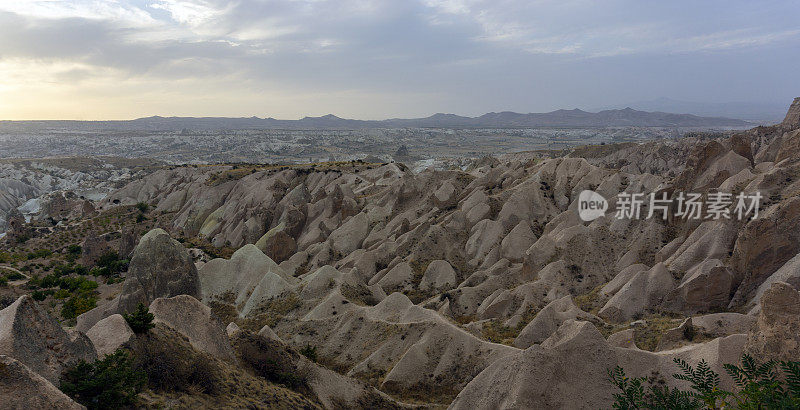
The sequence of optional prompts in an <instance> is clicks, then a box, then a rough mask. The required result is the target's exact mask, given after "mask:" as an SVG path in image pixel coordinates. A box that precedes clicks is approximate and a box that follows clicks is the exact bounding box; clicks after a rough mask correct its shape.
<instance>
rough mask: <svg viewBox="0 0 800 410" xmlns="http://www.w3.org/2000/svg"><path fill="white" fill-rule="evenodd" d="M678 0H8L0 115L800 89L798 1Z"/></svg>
mask: <svg viewBox="0 0 800 410" xmlns="http://www.w3.org/2000/svg"><path fill="white" fill-rule="evenodd" d="M680 3H681V2H669V3H667V2H664V3H656V2H647V4H645V2H638V1H611V2H603V3H602V4H600V3H597V2H589V1H582V0H570V1H559V2H555V1H553V2H551V1H535V2H530V1H522V0H519V1H514V0H505V1H481V0H461V1H458V0H444V1H435V0H423V1H379V0H340V1H332V0H331V1H324V0H316V1H306V0H240V1H237V2H228V1H221V0H219V1H218V0H157V1H148V0H118V1H80V0H79V1H30V0H26V1H11V0H0V119H33V118H83V119H105V118H133V117H137V116H145V115H155V114H160V115H242V116H249V115H258V116H274V117H281V118H298V117H302V116H304V115H322V114H326V113H329V112H333V113H335V114H338V115H343V116H350V117H358V118H384V117H394V116H421V115H428V114H431V113H433V112H437V111H449V112H456V113H460V114H479V113H482V112H485V111H493V110H495V111H496V110H503V109H511V110H516V111H524V112H528V111H537V110H539V111H541V110H548V109H555V108H561V107H568V108H571V107H574V106H581V107H584V108H585V107H591V106H598V105H607V104H612V103H617V102H624V101H626V100H627V101H630V100H636V99H647V98H654V97H658V96H665V95H666V96H670V97H673V98H684V99H696V100H697V99H699V100H703V99H705V100H712V101H713V100H718V101H724V100H752V99H755V100H765V99H770V98H775V99H786V98H790V97H791V96H793V95H794V94H796V93H797V87H798V86H800V80H798V79H797V76H796V75H794V74H793V73H794V70H793V69H792V67H796V66H797V63H798V62H799V61H797V60H798V59H799V58H798V56H800V52H799V51H800V50H798V47H800V28H798V24H797V23H796V22H795V21H794V20H795V19H794V18H793V17H794V16H796V15H798V13H797V12H798V11H800V6H798V5H797V4H796V3H792V2H770V3H764V4H758V5H756V4H752V3H750V2H706V3H703V4H702V5H701V4H697V3H686V4H680ZM690 4H691V5H690ZM767 22H768V23H767ZM764 61H768V62H769V63H768V64H764V63H763V62H764Z"/></svg>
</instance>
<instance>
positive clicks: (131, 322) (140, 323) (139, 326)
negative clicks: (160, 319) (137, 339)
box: [122, 303, 155, 334]
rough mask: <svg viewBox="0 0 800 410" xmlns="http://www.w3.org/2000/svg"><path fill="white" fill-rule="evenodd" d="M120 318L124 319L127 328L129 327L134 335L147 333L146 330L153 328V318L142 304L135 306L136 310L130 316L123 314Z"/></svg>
mask: <svg viewBox="0 0 800 410" xmlns="http://www.w3.org/2000/svg"><path fill="white" fill-rule="evenodd" d="M122 317H124V318H125V321H126V322H128V326H130V327H131V330H133V332H134V333H139V334H141V333H147V331H148V330H150V329H152V328H153V326H155V325H154V324H153V318H154V316H153V314H152V313H150V311H149V310H148V309H147V306H145V305H144V303H139V304H138V305H137V306H136V310H134V311H133V312H132V313H130V314H128V313H125V314H123V315H122Z"/></svg>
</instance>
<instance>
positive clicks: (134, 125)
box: [0, 107, 753, 131]
mask: <svg viewBox="0 0 800 410" xmlns="http://www.w3.org/2000/svg"><path fill="white" fill-rule="evenodd" d="M752 125H753V124H752V123H750V122H747V121H744V120H738V119H733V118H725V117H702V116H698V115H693V114H673V113H667V112H659V111H654V112H648V111H639V110H635V109H632V108H630V107H626V108H624V109H613V110H602V111H598V112H589V111H583V110H580V109H578V108H575V109H572V110H565V109H560V110H556V111H551V112H546V113H527V114H523V113H517V112H512V111H501V112H488V113H485V114H483V115H480V116H477V117H467V116H461V115H457V114H450V113H436V114H433V115H430V116H428V117H423V118H391V119H385V120H358V119H348V118H341V117H338V116H336V115H334V114H326V115H322V116H318V117H314V116H305V117H303V118H301V119H299V120H279V119H275V118H272V117H268V118H260V117H256V116H252V117H176V116H171V117H164V116H159V115H154V116H150V117H142V118H136V119H133V120H111V121H78V120H29V121H10V120H5V121H0V130H2V129H3V128H15V126H18V127H21V128H41V127H44V128H48V127H50V128H52V127H70V126H71V127H73V128H81V129H86V128H89V129H106V128H114V129H118V130H147V131H165V130H167V131H168V130H174V131H180V130H182V129H203V130H215V129H216V130H221V129H276V128H277V129H280V128H287V129H304V128H310V129H317V128H320V129H325V128H330V129H362V128H537V127H588V128H593V127H625V126H634V127H750V126H752Z"/></svg>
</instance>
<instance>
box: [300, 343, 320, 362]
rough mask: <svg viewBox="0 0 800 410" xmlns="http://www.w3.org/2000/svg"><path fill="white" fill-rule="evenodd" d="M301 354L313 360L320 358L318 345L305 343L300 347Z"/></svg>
mask: <svg viewBox="0 0 800 410" xmlns="http://www.w3.org/2000/svg"><path fill="white" fill-rule="evenodd" d="M300 354H302V355H303V356H305V357H306V358H307V359H308V360H311V361H312V362H316V361H317V359H318V357H317V347H316V346H311V345H305V346H304V347H303V348H302V349H300Z"/></svg>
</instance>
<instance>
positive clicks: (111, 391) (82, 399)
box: [61, 350, 146, 409]
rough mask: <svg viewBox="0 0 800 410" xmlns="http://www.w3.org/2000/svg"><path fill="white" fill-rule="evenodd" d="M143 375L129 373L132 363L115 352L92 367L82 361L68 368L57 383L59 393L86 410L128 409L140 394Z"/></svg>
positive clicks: (124, 353) (143, 380) (125, 353)
mask: <svg viewBox="0 0 800 410" xmlns="http://www.w3.org/2000/svg"><path fill="white" fill-rule="evenodd" d="M145 383H146V375H145V373H144V372H142V371H137V370H134V369H133V359H132V358H131V356H130V355H129V354H128V352H126V351H125V350H117V351H116V352H114V353H113V354H110V355H108V356H106V357H105V358H104V359H102V360H97V361H95V362H94V363H87V362H84V361H81V362H79V363H78V364H76V365H74V366H72V367H69V368H67V369H66V371H65V372H64V374H63V377H62V380H61V391H63V392H64V393H65V394H67V395H68V396H70V397H72V398H73V399H74V400H75V401H77V402H78V403H80V404H83V405H84V406H86V407H87V408H89V409H108V408H120V407H123V406H128V405H132V404H134V403H135V401H136V395H137V394H138V393H139V392H140V391H142V388H143V387H144V385H145Z"/></svg>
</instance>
